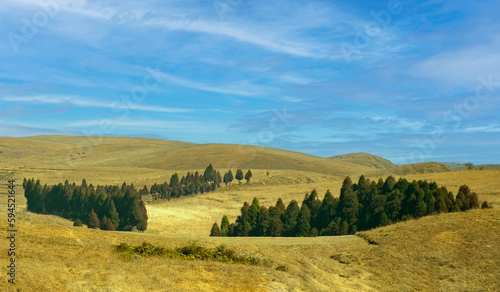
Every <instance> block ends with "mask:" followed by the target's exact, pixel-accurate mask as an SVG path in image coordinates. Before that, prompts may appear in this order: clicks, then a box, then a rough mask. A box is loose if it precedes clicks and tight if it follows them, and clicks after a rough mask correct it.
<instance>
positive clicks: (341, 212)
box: [211, 176, 479, 236]
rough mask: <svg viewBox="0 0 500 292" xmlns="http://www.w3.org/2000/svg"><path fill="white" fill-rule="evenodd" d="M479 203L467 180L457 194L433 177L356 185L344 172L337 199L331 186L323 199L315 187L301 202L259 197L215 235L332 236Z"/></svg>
mask: <svg viewBox="0 0 500 292" xmlns="http://www.w3.org/2000/svg"><path fill="white" fill-rule="evenodd" d="M478 207H479V201H478V197H477V194H476V193H474V192H471V191H470V189H469V187H468V186H466V185H463V186H461V187H460V188H459V190H458V193H457V194H456V196H454V195H453V193H451V192H449V191H448V190H447V189H446V187H439V186H438V185H437V184H436V183H435V182H432V183H429V182H427V181H422V180H419V181H412V182H409V181H407V180H406V179H403V178H400V179H399V180H398V181H396V179H395V178H394V177H392V176H389V177H387V179H386V180H385V181H384V180H383V179H379V180H378V181H377V182H375V181H370V180H368V179H366V178H365V177H364V176H361V177H360V178H359V180H358V183H357V184H353V183H352V181H351V179H350V178H349V177H346V178H345V180H344V182H343V184H342V188H341V189H340V196H339V198H334V197H333V196H332V194H331V193H330V191H327V192H326V194H325V196H324V198H323V200H322V201H321V200H320V199H319V198H318V194H317V192H316V190H313V191H312V192H311V193H310V194H308V193H306V195H305V198H304V200H303V201H302V204H301V205H300V206H299V204H298V203H297V201H295V200H292V201H291V202H290V204H289V205H288V206H287V207H286V208H285V205H284V204H283V201H282V200H281V199H279V200H278V201H277V202H276V205H275V206H271V207H269V208H266V207H264V206H260V204H259V200H258V199H257V198H254V199H253V202H252V204H248V203H247V202H245V203H244V204H243V207H242V208H241V215H240V216H238V217H237V219H236V222H235V223H231V224H230V223H229V220H228V218H227V216H224V217H223V218H222V221H221V224H220V226H219V224H217V222H216V223H214V225H213V226H212V229H211V236H317V235H320V236H330V235H346V234H354V233H355V232H356V231H362V230H368V229H372V228H375V227H379V226H385V225H389V224H392V223H396V222H398V221H404V220H408V219H413V218H420V217H422V216H426V215H430V214H436V213H447V212H459V211H465V210H469V209H473V208H478Z"/></svg>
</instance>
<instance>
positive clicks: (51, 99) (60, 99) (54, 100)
mask: <svg viewBox="0 0 500 292" xmlns="http://www.w3.org/2000/svg"><path fill="white" fill-rule="evenodd" d="M0 100H3V101H9V102H26V103H35V102H37V103H45V104H70V105H74V106H80V107H94V108H110V109H130V110H138V111H150V112H164V113H189V112H193V111H194V110H193V109H187V108H169V107H162V106H152V105H142V104H137V103H134V102H128V101H127V102H125V101H120V100H115V101H113V102H101V101H96V100H92V99H87V98H84V97H80V96H59V95H32V96H6V97H1V98H0Z"/></svg>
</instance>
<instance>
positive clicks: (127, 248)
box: [115, 241, 262, 265]
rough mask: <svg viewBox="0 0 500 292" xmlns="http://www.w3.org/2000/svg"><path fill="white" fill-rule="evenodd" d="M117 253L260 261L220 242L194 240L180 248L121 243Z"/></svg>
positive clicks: (130, 255) (233, 261) (194, 258)
mask: <svg viewBox="0 0 500 292" xmlns="http://www.w3.org/2000/svg"><path fill="white" fill-rule="evenodd" d="M115 250H116V251H117V252H118V253H121V254H125V255H128V257H127V258H132V257H134V256H136V255H137V256H143V257H148V256H168V257H170V258H181V259H187V260H213V261H218V262H222V263H239V264H248V265H259V264H262V261H261V260H260V259H258V258H256V257H252V256H241V255H238V254H237V253H236V251H234V250H233V249H230V248H228V247H227V246H226V245H224V244H221V245H219V246H217V247H215V248H213V249H209V248H205V247H202V246H200V245H199V244H198V243H197V242H196V241H193V242H191V243H190V244H189V245H186V246H184V247H181V248H175V249H169V248H166V247H162V246H154V245H152V244H150V243H147V242H143V243H142V245H129V244H127V243H121V244H118V245H115Z"/></svg>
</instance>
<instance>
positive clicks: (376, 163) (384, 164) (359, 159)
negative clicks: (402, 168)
mask: <svg viewBox="0 0 500 292" xmlns="http://www.w3.org/2000/svg"><path fill="white" fill-rule="evenodd" d="M330 159H335V160H341V161H345V162H350V163H354V164H359V165H365V166H368V167H374V168H380V169H387V168H391V167H394V166H395V165H394V164H393V163H392V162H390V161H389V160H387V159H385V158H382V157H379V156H375V155H372V154H369V153H362V152H360V153H351V154H344V155H337V156H333V157H330Z"/></svg>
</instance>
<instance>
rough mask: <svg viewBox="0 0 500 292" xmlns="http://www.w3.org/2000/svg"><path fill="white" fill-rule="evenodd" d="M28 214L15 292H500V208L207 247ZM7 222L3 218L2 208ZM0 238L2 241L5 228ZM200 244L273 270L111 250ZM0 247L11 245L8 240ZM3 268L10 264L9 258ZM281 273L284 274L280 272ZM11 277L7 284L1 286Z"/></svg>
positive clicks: (206, 241) (184, 237)
mask: <svg viewBox="0 0 500 292" xmlns="http://www.w3.org/2000/svg"><path fill="white" fill-rule="evenodd" d="M243 191H244V190H243ZM244 192H245V191H244ZM227 196H230V192H229V193H228V194H219V197H222V198H223V200H225V199H228V198H227ZM191 200H193V201H191V202H189V201H185V202H184V210H186V209H190V208H189V207H187V206H193V205H194V204H196V205H200V204H199V203H200V202H198V201H196V199H195V198H191ZM21 201H22V200H21ZM172 202H175V201H172ZM190 203H191V204H190ZM23 209H24V208H23V207H21V206H20V211H19V212H18V214H19V216H18V217H19V218H20V221H19V224H18V230H19V231H18V252H19V258H18V279H17V281H18V284H17V285H16V287H15V288H16V289H20V290H21V291H49V290H50V291H82V290H84V291H101V290H103V291H130V290H134V291H165V290H168V291H221V290H223V291H292V290H296V291H414V290H423V291H432V290H435V289H438V290H444V291H498V287H500V280H499V279H500V271H499V269H498V266H499V265H500V247H499V246H498V243H499V242H500V238H499V236H500V233H499V232H495V230H498V229H499V228H500V212H499V211H498V210H495V209H493V210H474V211H470V212H466V213H450V214H442V215H439V216H429V217H425V218H421V219H419V220H412V221H407V222H402V223H399V224H396V225H392V226H387V227H384V228H379V229H375V230H372V231H367V232H363V233H361V234H362V235H363V238H361V237H358V236H338V237H317V238H210V237H208V236H206V235H205V234H198V233H196V232H195V233H193V234H189V235H188V234H183V232H180V233H178V234H177V235H175V234H174V235H165V234H162V233H156V232H146V233H143V234H139V233H130V232H106V231H100V230H90V229H87V228H79V227H72V226H71V222H69V221H67V220H64V219H61V218H58V217H56V216H50V215H38V214H31V213H26V212H25V211H23ZM165 209H166V210H168V207H167V205H166V206H165ZM207 209H208V208H207ZM1 215H2V216H4V215H5V212H4V211H3V209H2V214H1ZM179 216H180V214H179ZM191 219H192V218H190V217H188V218H186V220H185V221H182V220H179V221H171V220H170V218H168V217H153V218H151V220H152V221H153V223H154V222H156V223H154V224H156V225H157V226H158V221H162V222H163V223H162V224H164V225H167V224H169V225H173V224H175V225H177V229H178V230H182V229H184V228H186V227H187V226H186V222H189V221H190V220H191ZM192 220H193V222H189V223H187V225H191V224H192V223H194V222H198V223H200V222H204V221H206V220H207V218H204V215H203V214H202V213H200V214H199V217H198V218H194V219H192ZM165 221H166V222H165ZM0 230H1V232H2V233H5V232H6V231H5V230H6V227H5V225H1V227H0ZM364 238H368V239H370V241H371V242H372V243H373V242H375V243H376V244H377V245H374V244H369V243H368V242H367V241H366V240H365V239H364ZM193 240H196V241H197V243H198V244H200V245H202V246H204V247H215V246H217V245H219V244H221V243H224V244H226V245H227V246H229V247H230V248H233V249H235V250H236V251H237V252H238V253H241V254H244V255H251V256H254V257H258V258H261V259H264V260H265V261H266V263H265V264H263V265H259V266H251V265H240V264H224V263H217V262H211V261H194V260H192V261H190V260H183V259H169V258H164V257H147V258H146V257H143V258H140V259H133V258H127V257H123V256H122V255H120V254H118V253H116V252H115V251H114V250H113V246H114V245H115V244H119V243H121V242H127V243H129V244H136V245H140V244H141V243H142V242H149V243H151V244H154V245H161V246H168V247H171V248H174V247H181V246H185V245H188V244H189V243H190V242H191V241H193ZM0 244H2V245H4V246H6V244H7V242H6V239H5V238H4V237H2V240H1V241H0ZM0 260H1V261H2V262H6V261H7V260H8V258H7V255H6V253H2V254H1V255H0ZM278 266H284V267H285V271H280V270H276V268H277V267H278ZM6 277H7V276H6V275H2V276H1V277H0V280H1V281H5V280H6ZM16 289H12V290H4V291H16Z"/></svg>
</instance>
